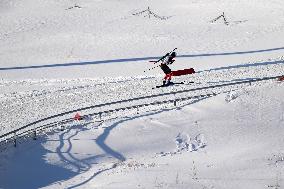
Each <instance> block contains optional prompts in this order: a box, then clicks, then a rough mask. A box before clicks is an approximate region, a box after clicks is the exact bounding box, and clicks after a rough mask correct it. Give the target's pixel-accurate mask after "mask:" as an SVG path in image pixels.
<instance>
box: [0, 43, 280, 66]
mask: <svg viewBox="0 0 284 189" xmlns="http://www.w3.org/2000/svg"><path fill="white" fill-rule="evenodd" d="M280 50H284V47H279V48H272V49H262V50H254V51H239V52H229V53H211V54H195V55H194V54H192V55H179V56H178V57H180V58H194V57H210V56H229V55H242V54H253V53H262V52H271V51H280ZM159 58H160V57H140V58H123V59H112V60H99V61H89V62H74V63H63V64H45V65H31V66H14V67H0V71H5V70H24V69H36V68H53V67H71V66H84V65H95V64H109V63H122V62H137V61H144V60H152V59H159Z"/></svg>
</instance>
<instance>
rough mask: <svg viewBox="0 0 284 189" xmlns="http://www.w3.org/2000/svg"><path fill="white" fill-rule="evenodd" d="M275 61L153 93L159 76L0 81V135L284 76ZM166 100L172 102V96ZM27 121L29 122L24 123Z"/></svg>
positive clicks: (200, 76) (204, 74) (205, 74)
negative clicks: (116, 105) (72, 114)
mask: <svg viewBox="0 0 284 189" xmlns="http://www.w3.org/2000/svg"><path fill="white" fill-rule="evenodd" d="M274 61H279V62H280V63H278V64H275V65H258V66H255V65H254V64H257V62H256V63H249V64H247V65H245V66H242V67H228V68H220V69H218V68H216V69H215V70H214V69H213V70H209V71H200V72H198V73H196V74H193V75H188V76H181V77H175V78H173V81H175V82H185V84H184V85H176V86H170V87H166V88H160V89H154V90H152V89H151V88H152V87H154V86H155V85H157V84H158V83H161V80H162V76H161V75H159V76H151V77H146V76H141V77H136V78H135V77H129V78H127V77H126V78H123V77H120V78H103V79H77V80H76V79H73V80H63V79H61V80H43V79H42V80H23V81H9V80H3V79H2V80H0V88H1V87H3V88H5V89H6V90H7V88H8V89H11V91H9V90H8V91H6V92H4V93H2V94H0V95H1V99H0V107H1V110H0V111H1V114H2V116H1V117H2V121H1V124H0V128H1V130H0V133H5V132H8V131H11V130H13V129H16V128H19V127H22V126H24V125H26V124H28V123H31V122H33V121H36V120H39V119H42V118H45V117H48V116H51V115H55V114H58V113H62V112H66V111H69V110H73V109H78V108H81V107H86V106H91V105H96V104H103V103H106V102H114V101H119V100H125V99H130V98H137V97H143V96H148V95H154V94H161V93H164V92H170V91H179V90H186V89H191V88H197V87H205V86H210V85H216V84H222V83H226V82H236V81H242V80H246V79H253V78H260V77H269V76H276V75H283V74H284V71H283V70H284V69H283V68H284V61H283V57H279V58H277V59H275V60H274ZM250 65H252V66H250ZM187 81H188V82H190V81H194V82H195V83H193V84H187ZM266 82H271V81H266ZM252 85H260V83H254V84H252ZM14 86H20V87H18V88H19V89H21V88H23V89H24V90H23V91H18V92H17V91H13V87H14ZM242 87H247V84H244V85H238V86H226V87H223V88H222V89H208V90H206V91H207V92H208V93H210V92H212V91H214V92H215V93H220V92H222V91H224V92H225V91H230V90H232V89H236V88H242ZM32 88H34V90H27V89H32ZM26 90H27V91H26ZM201 93H202V94H204V90H203V91H201V92H199V91H194V92H191V93H190V94H182V95H198V94H201ZM176 96H178V95H176ZM166 98H173V96H170V97H166ZM157 100H165V97H160V98H157ZM134 103H136V102H134ZM126 105H127V104H125V106H126ZM121 106H124V105H121ZM27 117H29V118H28V119H27Z"/></svg>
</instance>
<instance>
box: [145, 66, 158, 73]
mask: <svg viewBox="0 0 284 189" xmlns="http://www.w3.org/2000/svg"><path fill="white" fill-rule="evenodd" d="M159 66H160V65H158V66H155V67H153V68H149V69H148V70H145V71H144V72H146V71H150V70H153V69H155V68H158V67H159Z"/></svg>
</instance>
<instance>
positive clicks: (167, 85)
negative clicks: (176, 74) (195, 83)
mask: <svg viewBox="0 0 284 189" xmlns="http://www.w3.org/2000/svg"><path fill="white" fill-rule="evenodd" d="M180 84H184V82H175V83H174V82H170V83H168V84H165V85H157V86H156V87H153V88H152V89H155V88H161V87H169V86H173V85H180Z"/></svg>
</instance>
